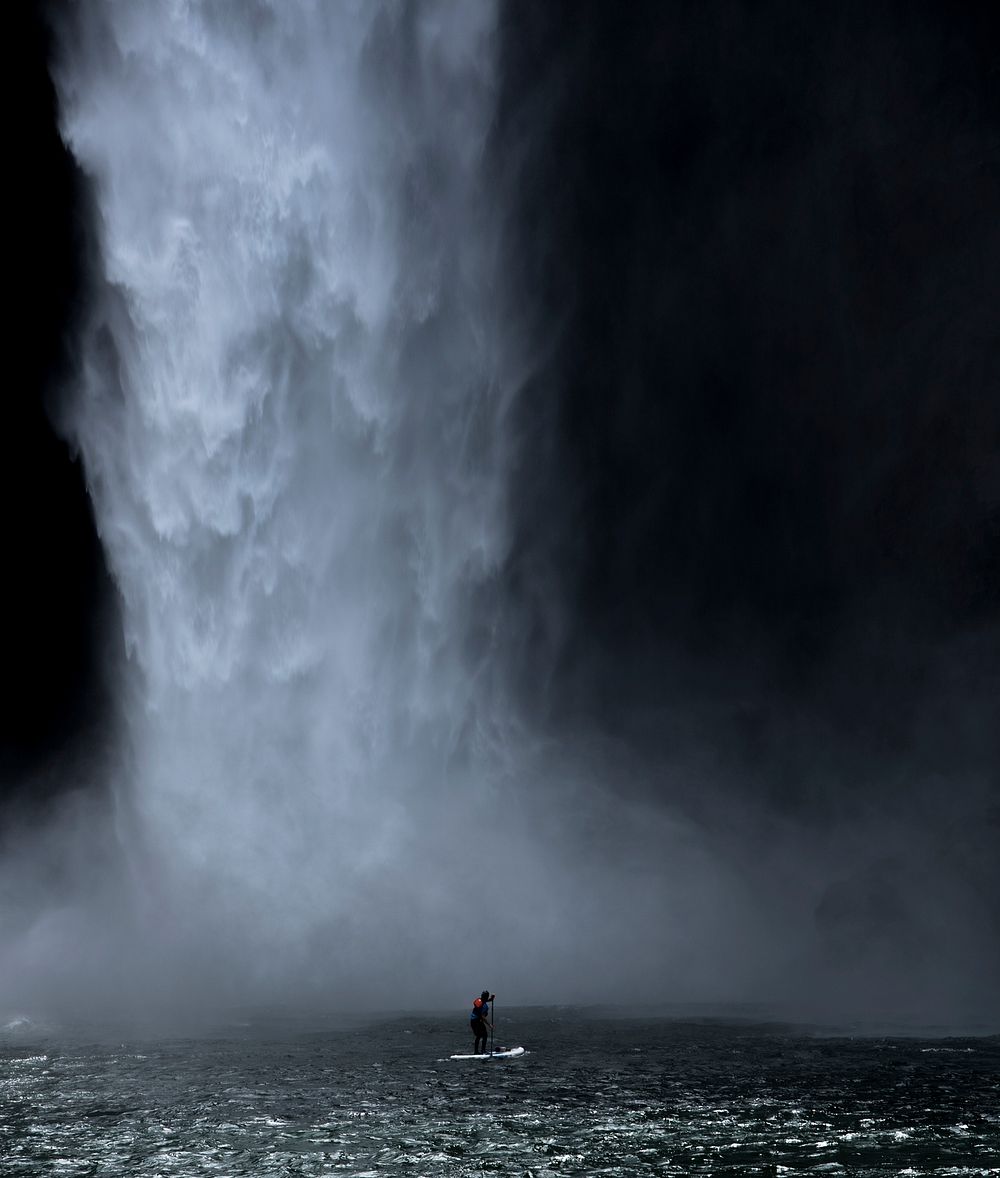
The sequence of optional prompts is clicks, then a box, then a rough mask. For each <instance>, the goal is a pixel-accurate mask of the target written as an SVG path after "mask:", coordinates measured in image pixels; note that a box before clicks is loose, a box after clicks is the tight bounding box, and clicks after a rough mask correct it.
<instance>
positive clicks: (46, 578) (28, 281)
mask: <svg viewBox="0 0 1000 1178" xmlns="http://www.w3.org/2000/svg"><path fill="white" fill-rule="evenodd" d="M49 51H50V40H49V35H48V31H47V26H46V23H45V19H44V12H43V11H42V10H41V8H37V9H36V8H34V7H33V6H31V5H19V6H18V8H17V12H16V14H15V15H13V16H12V17H11V24H10V27H9V28H8V54H9V55H10V57H11V58H12V59H13V62H12V64H13V65H14V67H15V68H14V71H13V76H14V77H16V78H17V81H18V105H17V114H16V117H15V118H14V119H13V120H12V124H11V133H12V136H13V146H12V149H11V157H12V164H13V166H12V168H11V173H10V179H9V182H8V185H7V192H8V198H9V199H10V200H11V206H12V215H11V217H10V219H9V223H8V233H9V237H10V241H9V243H8V255H7V256H8V263H9V264H8V267H7V298H6V300H5V301H6V306H7V316H8V358H9V360H10V361H11V363H12V367H11V368H10V369H9V370H8V383H7V387H6V393H5V397H4V427H3V430H2V457H0V520H2V524H0V528H2V544H3V566H4V573H3V578H2V589H0V594H2V597H0V619H2V622H0V624H2V628H3V629H2V633H3V664H2V683H3V693H2V699H3V703H2V706H0V801H2V797H3V796H14V795H17V796H18V797H20V798H21V799H22V800H28V799H30V798H41V797H45V796H48V795H50V794H52V793H55V792H59V791H61V790H62V789H64V788H66V787H68V786H69V785H71V784H80V783H81V781H79V780H77V781H74V780H73V779H74V777H76V778H79V777H80V775H81V771H82V769H83V767H84V765H85V764H87V763H88V762H89V761H90V760H91V757H92V754H93V751H94V749H95V747H97V746H99V745H100V744H101V743H102V742H103V741H104V739H105V738H106V734H107V730H108V727H109V724H110V716H111V711H112V704H111V699H110V695H109V689H108V674H109V668H110V666H111V665H113V663H114V662H115V652H116V651H117V650H118V649H119V646H120V644H119V643H116V641H115V627H114V624H113V620H112V619H111V617H110V615H111V614H112V613H113V612H114V605H113V590H112V588H111V584H110V580H109V578H108V575H107V572H106V569H105V565H104V558H103V555H102V553H101V549H100V544H99V541H98V538H97V533H96V530H95V527H94V521H93V514H92V510H91V506H90V502H89V499H88V496H87V493H86V488H85V485H84V477H83V472H82V470H81V467H80V465H79V463H78V462H77V461H76V460H75V458H74V456H73V455H72V453H71V452H70V449H69V448H68V446H67V445H66V444H65V443H64V442H63V441H62V440H61V439H60V438H59V437H58V436H57V433H56V431H55V430H54V428H53V426H52V421H51V412H50V411H51V410H52V409H53V408H54V407H55V402H56V400H57V399H58V397H59V396H60V394H61V391H62V386H63V384H64V382H65V381H66V380H67V379H68V378H70V377H72V375H73V343H72V341H73V337H74V334H75V331H76V325H77V323H78V321H79V315H80V313H81V310H82V302H83V299H84V285H85V277H84V256H85V252H86V248H87V244H86V243H87V239H88V236H89V235H90V233H91V228H90V224H89V222H90V219H91V217H92V213H91V212H90V211H89V210H88V209H87V207H86V194H85V190H84V186H83V184H82V181H81V178H80V175H79V173H78V171H77V170H76V168H75V166H74V164H73V162H72V160H71V158H70V155H69V153H68V152H67V151H66V149H65V148H64V146H63V144H62V143H61V141H60V139H59V136H58V133H57V130H56V121H55V120H56V108H55V95H54V93H53V90H52V85H51V82H50V81H49V76H48V58H49ZM109 621H111V622H112V624H111V626H110V627H109V625H108V623H109ZM81 758H82V759H81ZM93 776H94V775H93V774H87V778H88V779H90V778H92V777H93Z"/></svg>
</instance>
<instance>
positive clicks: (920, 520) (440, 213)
mask: <svg viewBox="0 0 1000 1178" xmlns="http://www.w3.org/2000/svg"><path fill="white" fill-rule="evenodd" d="M613 7H614V6H610V5H608V6H601V5H593V6H586V5H585V6H584V7H583V8H582V9H581V10H580V15H579V19H572V18H571V10H570V9H569V8H566V7H560V6H558V5H556V6H552V7H551V8H547V9H542V8H541V7H540V6H532V5H519V4H510V5H503V4H501V5H499V7H495V6H494V5H492V4H488V3H485V2H483V3H466V2H464V0H450V2H448V0H441V2H438V3H423V4H375V3H372V4H348V3H344V4H327V3H301V4H285V3H277V2H275V3H263V2H262V3H257V4H252V5H250V4H246V5H245V4H219V3H205V4H199V3H193V2H191V3H176V4H153V3H150V4H113V3H109V4H97V3H95V4H88V5H86V6H81V7H80V8H79V9H77V10H72V11H70V12H58V13H54V14H53V27H54V49H53V52H52V57H51V62H52V77H53V81H54V85H55V91H56V97H57V102H58V127H59V131H60V134H61V136H62V139H63V141H64V143H65V145H66V148H67V149H68V151H69V152H70V153H71V155H72V158H73V160H74V161H75V165H76V167H77V168H78V170H79V175H80V177H81V194H82V195H81V196H80V197H79V210H78V212H79V215H80V216H81V217H83V218H84V219H85V220H86V222H87V225H88V230H87V235H86V236H87V243H89V244H86V245H85V246H81V247H80V248H81V255H82V256H83V258H84V261H83V263H82V267H83V274H84V277H83V279H81V284H80V291H79V307H78V315H77V319H76V320H74V322H73V323H71V324H69V325H68V326H67V327H66V336H67V338H68V339H70V340H71V356H72V359H71V362H70V363H69V364H68V369H69V371H68V372H66V373H64V374H63V376H62V379H61V380H60V382H59V387H58V395H57V396H56V397H55V398H54V400H53V401H52V402H51V405H52V416H53V420H54V422H55V426H56V428H57V429H58V431H59V433H60V435H61V436H62V437H64V438H66V439H67V440H68V442H69V444H70V446H71V447H72V449H73V451H74V452H75V453H78V455H79V458H80V461H81V463H82V468H83V472H84V475H85V480H86V486H87V491H88V494H89V496H90V501H91V503H92V506H93V513H94V521H95V526H96V530H97V534H98V536H99V538H100V544H101V550H102V552H103V555H104V559H105V561H106V564H107V568H108V572H109V574H110V578H111V581H112V582H113V585H114V592H113V594H109V595H108V598H107V602H106V603H105V608H106V612H108V613H110V615H111V620H110V622H109V623H108V627H107V638H106V640H105V641H104V643H103V646H102V649H101V654H100V659H99V661H100V665H101V667H102V671H101V674H102V675H104V676H105V678H106V680H107V681H109V682H110V683H111V687H110V689H109V693H110V700H111V702H110V703H109V704H108V705H107V708H106V714H105V723H104V725H103V727H102V728H101V738H100V742H98V739H97V736H96V735H94V733H96V731H97V729H96V727H95V728H94V729H93V730H92V731H91V730H87V731H85V732H84V736H83V738H82V747H84V748H86V749H87V750H88V753H87V755H85V756H74V757H72V758H70V757H68V756H63V757H57V756H55V754H53V757H52V758H51V759H50V760H49V761H46V765H47V766H48V767H47V769H46V772H47V773H49V774H51V775H54V776H55V777H56V778H58V777H59V775H60V774H62V778H63V779H64V780H63V781H62V784H60V786H59V788H58V789H56V790H55V791H54V793H55V796H54V798H53V800H52V801H51V802H50V803H49V804H48V806H47V807H46V809H45V811H44V813H38V812H33V811H32V812H29V811H28V810H26V809H25V808H24V807H17V808H14V809H11V810H10V812H9V817H8V818H7V820H6V823H5V826H4V836H3V837H4V843H3V847H4V855H3V859H2V862H0V888H2V894H3V896H4V898H5V904H4V906H3V910H2V913H0V933H2V935H3V940H4V958H5V967H4V972H3V974H2V976H0V1008H2V1009H0V1013H2V1010H5V1009H7V1008H10V1009H11V1010H14V1009H22V1008H27V1007H29V1006H30V1007H32V1009H39V1010H56V1011H77V1012H79V1011H84V1012H89V1011H96V1012H98V1013H109V1012H112V1011H113V1012H117V1013H121V1012H122V1011H125V1012H129V1013H141V1012H155V1011H159V1010H163V1011H166V1012H168V1013H170V1014H172V1015H176V1014H177V1013H179V1012H180V1013H184V1012H192V1013H193V1012H197V1011H199V1010H203V1009H206V1008H209V1007H212V1008H216V1007H226V1006H231V1005H233V1004H244V1003H292V1004H307V1005H309V1004H313V1005H325V1006H334V1007H386V1006H395V1007H419V1006H440V1007H450V1006H455V1007H456V1008H461V1007H463V1006H464V1004H465V1001H466V998H467V997H468V996H469V994H471V993H473V992H476V991H477V990H478V989H479V988H481V986H483V985H486V984H489V985H490V986H491V987H492V988H493V989H495V990H496V991H497V992H498V993H500V994H501V995H502V996H503V997H504V998H506V997H507V996H509V997H510V1000H511V1001H516V1002H518V1003H531V1002H547V1001H559V1002H598V1001H621V1002H626V1003H628V1002H632V1001H635V1000H642V999H643V996H647V995H649V994H650V993H651V992H653V991H655V992H656V993H657V994H658V995H660V996H661V997H662V999H663V1000H664V1001H674V1002H686V1001H697V1002H709V1003H711V1002H726V1001H752V1002H774V1003H777V1004H778V1005H779V1006H781V1007H782V1008H784V1009H788V1010H791V1009H795V1010H799V1011H803V1012H809V1013H815V1012H819V1011H832V1012H836V1013H837V1014H838V1015H839V1014H850V1013H855V1014H876V1013H877V1014H879V1015H883V1014H885V1013H886V1012H895V1013H905V1014H915V1015H917V1016H919V1017H925V1018H932V1019H935V1020H937V1021H940V1022H945V1023H946V1022H948V1021H949V1020H955V1021H962V1020H965V1019H970V1018H974V1017H979V1016H981V1015H983V1014H988V1013H990V1010H991V1003H993V1004H995V996H996V993H997V992H998V988H997V987H998V982H1000V948H998V941H1000V917H998V903H1000V878H998V869H997V866H996V855H995V852H996V844H997V836H998V834H1000V818H998V813H1000V809H998V807H1000V803H998V792H997V791H998V778H997V768H996V764H997V762H998V759H1000V758H998V753H1000V749H998V745H997V737H996V721H997V718H998V716H1000V689H998V680H997V665H998V664H997V662H996V656H998V655H1000V587H998V570H1000V563H998V561H997V545H998V532H997V520H998V518H1000V516H998V505H1000V483H998V481H997V471H998V469H1000V467H998V465H997V463H998V454H1000V442H998V441H997V438H998V437H1000V432H995V427H997V426H998V424H1000V423H998V417H997V414H998V410H997V402H996V397H995V391H996V387H997V386H996V384H995V383H994V379H993V378H994V377H997V376H998V372H997V367H996V361H997V333H996V325H995V322H994V323H993V324H992V326H990V320H989V316H988V313H987V308H988V307H989V306H990V305H994V304H992V297H993V295H994V294H995V293H997V270H996V267H995V266H994V263H998V262H1000V256H998V255H1000V245H998V242H997V236H996V229H995V224H996V223H1000V222H997V221H996V220H995V219H994V218H993V217H992V216H991V213H990V210H992V211H993V212H996V210H997V208H998V206H997V203H996V195H997V194H996V166H997V165H996V155H995V153H996V147H997V143H998V142H1000V140H998V139H997V135H998V134H1000V126H998V122H997V118H996V116H995V112H992V108H991V107H990V106H989V105H988V103H987V102H986V101H985V99H983V98H981V94H982V91H981V89H980V88H978V87H979V86H980V79H981V78H982V77H984V76H985V74H984V73H983V69H984V68H985V67H983V64H982V62H981V61H980V59H979V58H978V57H977V56H976V55H975V51H974V47H975V45H976V44H977V42H976V38H975V36H974V34H975V32H976V30H975V28H974V27H973V26H972V25H971V24H969V23H968V22H967V23H966V24H962V23H961V22H960V21H959V20H958V19H957V18H956V24H955V28H954V29H953V30H952V34H953V35H952V39H951V41H948V42H947V45H950V46H951V48H950V49H942V48H940V45H941V44H943V42H942V41H941V38H940V36H939V33H940V30H939V29H938V28H937V26H936V24H935V19H937V18H934V17H933V16H928V15H926V14H924V15H921V16H920V17H919V19H916V20H915V22H914V24H913V27H912V30H911V32H910V33H909V34H908V37H909V39H908V40H906V41H905V42H904V43H903V48H902V49H900V50H899V51H898V56H897V57H896V58H895V59H894V60H893V71H894V72H892V71H890V73H891V77H890V80H889V81H888V82H886V81H884V71H883V68H882V66H881V65H880V64H879V62H880V61H883V62H884V58H883V56H882V54H883V50H886V47H887V46H889V45H892V44H895V40H894V38H895V35H896V32H897V26H896V24H895V18H894V17H892V15H891V14H889V15H886V14H884V13H881V12H878V13H876V15H875V16H873V18H872V21H871V23H870V25H868V26H865V28H863V29H859V27H858V26H857V25H856V24H855V23H853V22H852V20H851V19H849V18H848V17H844V18H842V19H841V18H835V17H829V18H828V17H817V18H816V22H815V25H811V24H808V23H805V22H804V18H801V17H795V16H793V15H790V14H787V13H786V14H785V17H787V19H785V17H782V18H781V19H779V17H778V16H776V15H775V14H774V13H773V12H772V13H771V14H770V15H769V16H766V17H765V16H761V17H759V18H758V19H759V23H757V24H755V23H754V18H753V17H752V16H751V15H750V14H749V10H746V11H744V10H743V9H742V8H741V7H740V6H736V7H733V8H731V9H730V8H725V6H716V8H713V7H712V6H709V7H708V8H707V9H706V10H705V11H706V15H704V16H702V17H699V18H695V17H687V16H684V15H683V14H678V13H674V14H672V15H671V14H666V13H664V12H663V11H660V10H659V9H658V8H657V6H655V5H653V6H642V5H637V6H636V8H635V10H634V12H632V13H631V15H629V16H627V17H622V18H621V19H618V18H616V17H614V16H613V14H612V11H611V10H612V8H613ZM724 8H725V11H723V9H724ZM717 9H718V10H717ZM886 13H889V9H888V8H887V9H886ZM824 22H832V28H827V27H826V26H825V24H824ZM862 45H863V46H865V47H866V50H867V55H866V54H862V53H855V52H854V51H855V50H856V49H857V48H858V47H859V46H862ZM956 46H957V48H955V47H956ZM949 54H951V56H949ZM847 59H850V61H851V63H852V65H851V68H850V69H849V70H847V72H846V74H845V72H844V68H843V63H844V61H845V60H847ZM956 63H957V64H956ZM957 94H964V95H965V97H964V99H962V101H961V102H960V101H959V99H958V98H955V95H957ZM963 102H964V105H962V103H963ZM935 120H936V121H935ZM991 144H992V147H991V146H990V145H991ZM991 151H992V152H993V154H992V155H991V154H990V152H991ZM991 160H992V163H991V162H990V161H991ZM990 169H992V171H991V170H990ZM949 177H961V178H962V180H961V183H959V182H958V181H957V180H956V184H955V186H954V187H949V186H948V184H947V180H948V178H949ZM991 225H992V226H993V228H992V230H991V228H990V227H991ZM929 341H933V345H932V343H931V342H929ZM991 389H992V390H993V396H992V397H990V396H989V392H990V390H991ZM95 616H96V615H95ZM88 731H90V735H88ZM75 747H76V746H75ZM23 772H24V776H25V780H28V779H30V778H31V776H32V773H34V774H35V775H36V777H37V776H38V775H39V773H40V771H38V770H35V769H31V770H30V771H29V770H24V771H23ZM25 788H27V787H25ZM401 995H402V996H404V997H403V998H401V997H400V996H401ZM993 1013H995V1011H994V1012H993Z"/></svg>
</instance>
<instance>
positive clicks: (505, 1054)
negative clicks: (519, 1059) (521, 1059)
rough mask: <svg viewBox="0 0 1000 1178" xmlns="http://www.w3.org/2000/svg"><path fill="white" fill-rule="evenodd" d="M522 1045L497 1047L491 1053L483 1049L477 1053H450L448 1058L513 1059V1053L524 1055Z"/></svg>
mask: <svg viewBox="0 0 1000 1178" xmlns="http://www.w3.org/2000/svg"><path fill="white" fill-rule="evenodd" d="M524 1054H525V1050H524V1048H523V1047H499V1048H497V1050H496V1051H494V1052H493V1054H492V1055H491V1054H490V1053H489V1052H488V1051H484V1052H482V1053H481V1054H479V1055H451V1056H449V1057H448V1058H449V1059H513V1058H514V1056H515V1055H524Z"/></svg>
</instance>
